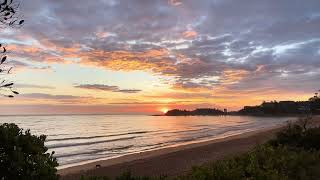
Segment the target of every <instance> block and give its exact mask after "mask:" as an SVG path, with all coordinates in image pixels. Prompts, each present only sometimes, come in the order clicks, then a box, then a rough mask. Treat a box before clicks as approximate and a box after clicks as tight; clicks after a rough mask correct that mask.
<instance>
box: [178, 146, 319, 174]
mask: <svg viewBox="0 0 320 180" xmlns="http://www.w3.org/2000/svg"><path fill="white" fill-rule="evenodd" d="M319 169H320V153H319V152H310V151H305V150H300V151H293V150H290V148H288V147H286V146H279V147H273V146H270V145H263V146H258V147H256V148H255V149H254V150H253V151H252V152H249V153H245V154H243V155H241V156H238V157H235V158H231V159H227V160H222V161H217V162H214V163H212V164H210V165H206V166H201V167H195V168H193V170H192V173H191V174H189V175H187V176H183V177H180V178H179V179H198V180H207V179H219V180H229V179H230V180H233V179H265V180H269V179H271V180H273V179H274V180H276V179H277V180H278V179H279V180H286V179H318V178H319V177H320V172H319Z"/></svg>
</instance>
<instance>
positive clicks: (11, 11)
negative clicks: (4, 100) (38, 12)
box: [0, 0, 24, 97]
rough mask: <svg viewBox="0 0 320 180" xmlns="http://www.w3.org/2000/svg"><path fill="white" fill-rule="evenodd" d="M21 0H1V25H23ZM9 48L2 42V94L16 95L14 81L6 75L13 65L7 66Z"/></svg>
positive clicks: (0, 72)
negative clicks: (20, 10)
mask: <svg viewBox="0 0 320 180" xmlns="http://www.w3.org/2000/svg"><path fill="white" fill-rule="evenodd" d="M19 6H20V1H14V0H0V27H1V28H7V27H13V28H19V27H21V26H22V25H23V23H24V20H23V19H22V17H21V16H20V13H19V11H18V10H19ZM7 59H8V56H7V49H6V47H5V46H4V45H3V44H1V43H0V95H2V96H6V97H14V95H16V94H19V93H18V92H17V91H15V90H13V85H14V83H13V82H12V81H10V80H7V79H6V78H5V77H4V76H6V75H8V74H10V72H11V70H12V67H7V66H6V65H5V64H6V63H7Z"/></svg>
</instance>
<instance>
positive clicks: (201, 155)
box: [58, 126, 283, 180]
mask: <svg viewBox="0 0 320 180" xmlns="http://www.w3.org/2000/svg"><path fill="white" fill-rule="evenodd" d="M282 128H283V126H278V127H273V128H269V129H263V130H259V131H253V132H247V133H244V134H241V135H235V136H231V137H227V138H223V139H216V140H212V141H207V142H201V143H195V144H189V145H183V146H178V147H171V148H165V149H160V150H154V151H149V152H143V153H139V154H132V155H126V156H123V157H119V158H115V159H110V160H101V161H96V162H92V163H88V164H84V165H78V166H74V167H69V168H65V169H61V170H59V172H58V173H59V174H60V175H61V179H63V180H67V179H68V180H73V179H74V180H78V179H80V177H81V175H89V176H91V175H95V176H108V177H110V178H114V177H116V176H118V175H120V174H122V173H123V172H125V171H128V170H130V171H131V173H132V174H133V175H139V176H144V175H146V176H157V175H168V176H175V175H179V174H183V173H185V172H187V171H190V170H191V168H192V167H193V166H195V165H201V164H204V163H206V162H210V161H214V160H218V159H221V158H223V157H226V156H232V155H236V154H239V153H243V152H246V151H248V150H250V149H251V148H253V147H254V146H255V145H257V144H260V143H263V142H266V141H267V140H269V139H270V138H272V137H274V135H275V134H276V132H278V131H279V130H280V129H282ZM96 165H100V166H101V167H99V168H96Z"/></svg>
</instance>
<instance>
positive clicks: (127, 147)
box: [0, 115, 294, 168]
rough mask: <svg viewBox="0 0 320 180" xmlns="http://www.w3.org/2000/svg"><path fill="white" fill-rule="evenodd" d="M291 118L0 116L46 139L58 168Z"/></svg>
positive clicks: (276, 122)
mask: <svg viewBox="0 0 320 180" xmlns="http://www.w3.org/2000/svg"><path fill="white" fill-rule="evenodd" d="M293 119H294V118H288V117H279V118H275V117H249V116H186V117H184V116H176V117H174V116H148V115H50V116H0V124H2V123H16V124H17V125H19V127H21V128H24V129H30V130H31V133H33V134H37V135H40V134H45V135H47V141H46V143H45V144H46V146H47V147H48V148H49V151H55V157H57V159H58V162H59V164H60V166H59V168H65V167H70V166H74V165H78V164H83V163H86V162H92V161H95V160H101V159H111V158H116V157H120V156H123V155H128V154H132V153H139V152H144V151H150V150H155V149H160V148H166V147H172V146H179V145H184V144H191V143H195V142H202V141H208V140H212V139H218V138H224V137H228V136H232V135H237V134H241V133H245V132H249V131H254V130H259V129H263V128H270V127H272V126H277V125H279V124H285V123H287V121H289V120H293Z"/></svg>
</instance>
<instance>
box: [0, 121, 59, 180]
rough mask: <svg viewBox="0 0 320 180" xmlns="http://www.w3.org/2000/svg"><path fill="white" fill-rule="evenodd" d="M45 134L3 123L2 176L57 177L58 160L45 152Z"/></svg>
mask: <svg viewBox="0 0 320 180" xmlns="http://www.w3.org/2000/svg"><path fill="white" fill-rule="evenodd" d="M45 140H46V136H44V135H41V136H35V135H32V134H31V133H30V131H29V130H27V131H23V129H20V128H19V127H18V126H17V125H15V124H2V125H0V179H1V180H15V179H17V180H18V179H19V180H25V179H32V180H56V179H58V175H56V172H57V169H56V167H57V166H58V162H57V160H56V158H54V157H53V153H52V154H50V153H46V152H47V150H48V149H47V148H46V147H45V146H44V142H45Z"/></svg>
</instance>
